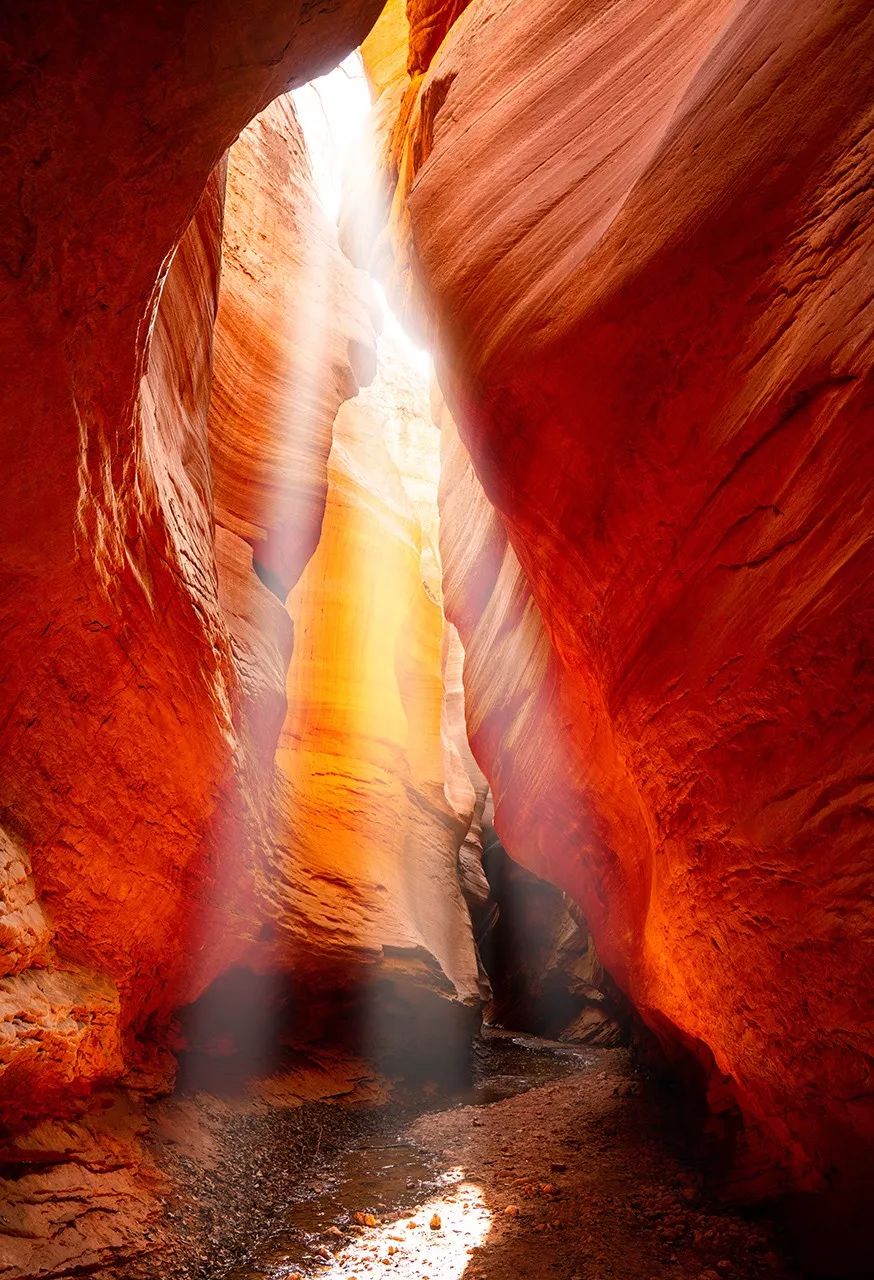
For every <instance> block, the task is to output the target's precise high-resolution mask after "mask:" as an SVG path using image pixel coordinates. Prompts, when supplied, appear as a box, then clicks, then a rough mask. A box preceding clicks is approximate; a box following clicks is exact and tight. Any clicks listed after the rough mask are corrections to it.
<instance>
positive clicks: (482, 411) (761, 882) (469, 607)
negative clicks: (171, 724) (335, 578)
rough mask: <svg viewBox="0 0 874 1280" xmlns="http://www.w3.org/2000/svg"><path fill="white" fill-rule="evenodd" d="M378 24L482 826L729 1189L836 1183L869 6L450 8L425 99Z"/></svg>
mask: <svg viewBox="0 0 874 1280" xmlns="http://www.w3.org/2000/svg"><path fill="white" fill-rule="evenodd" d="M424 7H427V6H424ZM458 7H459V8H460V7H461V6H458ZM422 8H423V6H420V5H418V4H417V5H416V6H413V7H412V11H414V12H415V13H416V14H420V10H421V9H422ZM446 8H447V6H445V5H440V4H436V3H435V4H432V5H431V6H430V9H431V10H432V11H433V13H434V22H435V24H437V25H439V22H440V21H441V15H442V13H443V11H444V10H445V9H446ZM393 10H394V12H393V13H390V14H389V15H388V16H387V17H386V19H385V22H382V21H381V23H380V25H379V26H378V28H377V32H376V33H375V34H374V35H373V36H372V37H371V38H370V40H369V41H368V44H367V45H366V46H365V53H366V54H367V53H368V51H374V50H377V51H378V52H379V58H378V60H377V61H375V62H374V66H375V68H376V72H375V76H374V78H375V82H376V83H377V85H378V86H379V87H380V88H381V89H382V90H383V92H384V94H389V95H394V98H395V99H396V100H398V101H399V102H400V108H399V110H398V111H397V112H396V113H395V124H394V130H393V132H391V131H389V132H388V133H387V135H386V145H387V147H388V148H389V155H390V163H389V165H388V168H387V176H388V178H389V180H390V181H391V182H393V183H396V186H395V190H394V195H393V207H392V215H391V217H392V228H393V234H394V241H395V262H396V267H397V271H398V273H399V278H398V280H397V281H396V295H397V297H398V298H400V299H402V300H403V299H405V298H409V297H410V296H411V295H414V301H413V304H412V305H411V306H410V308H409V312H410V315H411V316H412V315H415V316H416V317H417V318H418V322H419V323H420V324H421V325H423V326H424V327H426V328H430V330H431V332H432V333H433V334H434V335H435V346H436V347H437V348H438V349H439V350H440V351H441V352H442V353H443V356H442V361H441V363H440V364H439V366H438V374H439V377H440V381H441V385H442V387H443V390H444V392H445V393H446V396H447V399H448V401H449V404H450V406H451V409H452V412H453V415H454V416H455V418H456V420H457V422H458V424H459V429H460V432H461V435H462V437H463V439H464V442H465V444H466V446H467V448H468V449H469V451H470V453H471V455H472V459H473V465H474V468H475V469H476V473H477V476H478V477H479V481H480V482H481V483H482V485H483V486H484V489H485V494H486V495H487V496H488V499H490V500H491V501H492V502H493V503H494V504H495V507H496V508H497V511H496V513H494V514H493V513H490V512H489V511H488V509H487V506H486V502H485V499H484V498H483V497H479V498H477V497H476V494H475V485H474V481H473V479H472V478H471V475H470V474H467V473H464V474H459V477H458V479H457V481H456V486H455V488H454V489H449V488H448V487H447V495H446V498H445V500H444V505H443V514H444V524H445V528H444V532H443V534H442V536H443V538H444V542H445V543H446V544H448V546H447V549H446V550H445V552H444V570H445V575H446V607H447V613H448V614H449V616H450V617H451V618H452V620H453V621H455V622H456V624H457V625H458V628H459V631H460V633H461V637H462V640H463V642H464V644H465V648H466V650H467V664H466V669H465V686H466V691H467V706H468V723H469V728H470V730H471V734H472V741H473V745H474V750H475V753H476V755H477V758H478V760H479V762H480V764H481V765H482V767H483V768H484V770H485V772H486V774H487V775H488V777H489V780H490V782H491V785H492V790H493V794H494V797H495V805H496V826H497V829H498V831H499V832H500V834H501V837H502V839H503V840H504V842H505V844H506V846H507V848H508V849H509V850H510V852H511V853H512V854H513V855H514V856H515V857H517V858H519V859H521V860H523V861H525V862H527V863H528V864H529V865H530V866H532V868H534V869H535V870H537V871H538V872H539V873H540V874H543V875H546V876H548V877H549V878H551V879H553V880H554V881H556V883H558V884H560V885H561V886H562V887H564V888H565V889H567V890H568V891H570V892H571V893H572V894H573V895H574V896H575V897H576V898H577V899H578V900H579V901H580V902H581V904H582V905H583V907H584V910H585V914H586V917H587V919H588V920H589V922H590V924H591V927H592V929H593V932H594V935H595V939H596V943H597V946H598V950H599V953H600V954H601V956H602V958H603V960H604V962H605V964H606V966H607V967H608V969H609V970H610V972H611V973H612V974H613V976H614V977H615V978H616V979H617V980H618V981H619V982H620V984H621V985H622V986H623V988H624V989H625V990H626V992H628V993H629V994H630V995H631V997H632V999H633V1001H634V1003H635V1005H636V1006H637V1008H638V1009H639V1010H640V1012H641V1013H642V1015H643V1017H644V1018H645V1020H646V1021H647V1022H648V1023H649V1025H650V1027H652V1028H653V1029H654V1030H655V1031H656V1032H657V1033H658V1035H659V1036H660V1037H661V1038H662V1040H663V1042H664V1044H665V1045H666V1046H668V1047H672V1048H677V1047H678V1046H684V1047H686V1048H688V1049H691V1050H692V1052H693V1053H694V1054H695V1055H697V1057H698V1058H699V1060H700V1061H701V1063H702V1064H703V1065H704V1067H705V1069H706V1071H707V1074H708V1078H709V1080H710V1083H711V1089H712V1103H713V1106H714V1107H718V1106H721V1105H724V1104H725V1100H726V1098H729V1099H731V1100H733V1102H734V1103H736V1104H737V1105H739V1107H740V1109H741V1111H742V1113H743V1115H744V1117H745V1120H746V1125H747V1129H746V1139H745V1141H746V1143H747V1145H748V1149H747V1151H746V1158H745V1163H744V1161H741V1164H742V1165H743V1167H744V1168H745V1170H746V1174H747V1176H748V1177H749V1179H750V1180H751V1183H753V1184H755V1187H756V1189H763V1188H766V1187H767V1188H773V1187H775V1186H779V1185H781V1184H783V1183H786V1182H788V1183H791V1184H792V1185H794V1186H796V1187H805V1188H820V1187H822V1186H823V1185H825V1184H826V1183H828V1182H831V1183H832V1184H833V1185H836V1186H841V1178H842V1176H843V1175H845V1174H846V1175H849V1176H852V1174H853V1171H854V1170H858V1169H859V1168H860V1167H861V1166H862V1165H863V1164H864V1162H865V1160H866V1158H867V1155H868V1153H869V1150H870V1145H869V1144H870V1139H871V1137H872V1130H874V1125H872V1118H871V1112H870V1108H869V1106H868V1104H867V1103H866V1102H865V1101H864V1095H865V1093H866V1089H867V1086H866V1080H867V1076H868V1069H869V1068H868V1058H867V1056H866V1038H865V1037H866V1026H867V1025H869V1011H868V1012H866V1009H865V1007H864V987H865V983H864V981H863V976H864V972H865V969H864V945H865V944H864V939H865V935H866V932H867V931H868V930H869V929H870V902H871V892H870V890H871V884H870V860H869V858H868V856H867V854H866V848H867V839H866V833H867V826H866V807H865V804H866V781H865V779H866V776H867V775H868V774H869V773H870V769H869V768H868V767H867V765H866V762H870V737H869V734H868V732H867V731H866V729H865V727H864V715H865V710H866V707H867V706H868V705H869V704H870V696H871V686H870V667H866V665H865V662H864V650H863V637H864V626H863V620H864V617H865V612H864V611H865V609H866V608H867V609H870V587H869V586H868V585H867V584H868V581H869V580H870V579H869V576H868V575H867V574H866V572H865V567H864V566H865V562H864V560H863V547H864V539H865V536H866V530H867V529H868V528H870V519H871V511H870V493H869V492H868V486H867V476H868V475H869V474H870V468H871V460H870V453H869V452H868V446H869V445H870V439H871V418H870V400H869V401H868V405H869V408H868V410H867V411H866V409H865V404H866V401H865V392H866V378H865V374H866V371H867V370H868V369H870V355H871V325H870V315H869V313H867V312H866V311H865V306H866V300H867V295H866V292H865V287H864V285H863V284H862V282H863V281H864V280H865V279H866V273H865V270H864V268H863V265H862V264H863V253H864V251H865V250H866V249H867V250H868V252H869V253H870V247H871V236H872V207H871V202H870V195H867V196H866V195H865V194H864V188H865V183H864V181H863V176H862V168H863V163H864V153H863V143H862V141H861V139H862V137H863V136H864V132H865V120H866V117H865V112H866V111H867V110H868V109H869V104H868V90H867V88H866V87H865V84H864V81H865V79H866V77H864V76H860V75H859V74H858V69H859V68H860V67H863V66H870V62H871V51H872V36H874V33H872V25H871V15H870V6H868V5H866V4H864V3H861V0H858V2H855V3H850V4H847V5H844V6H840V7H835V6H831V5H825V4H822V5H820V4H809V5H798V4H796V3H794V2H792V0H779V2H778V3H776V4H771V5H757V4H752V3H741V4H739V5H738V4H735V3H728V2H727V0H726V2H724V3H723V2H720V0H689V2H688V3H683V4H675V3H667V2H665V3H660V2H657V0H621V2H619V3H615V4H612V5H603V4H589V5H582V6H581V5H580V4H579V3H577V2H576V0H566V2H564V3H558V4H556V3H553V2H552V0H550V2H548V3H547V0H542V2H541V0H535V3H531V2H530V0H525V2H524V3H523V2H522V0H481V2H480V3H474V4H471V5H470V6H468V7H467V8H466V9H465V10H464V12H463V13H462V14H461V15H460V16H459V17H458V18H457V20H456V21H455V24H454V25H453V26H452V28H451V30H450V31H449V33H448V35H447V36H446V38H445V39H444V40H443V42H442V44H440V45H439V48H436V49H433V48H432V46H431V45H429V46H428V47H429V49H430V50H431V52H432V60H431V62H430V65H429V66H428V68H427V70H426V71H425V72H424V74H423V75H422V76H419V75H418V74H417V73H416V74H413V75H412V76H410V74H409V68H410V65H413V67H415V56H414V57H412V58H409V57H408V58H406V59H404V58H401V57H399V56H396V57H395V58H394V60H393V61H392V59H391V58H390V57H389V56H388V54H387V52H386V47H385V46H386V45H388V46H390V44H391V40H390V36H391V31H392V27H391V24H392V23H394V30H395V31H402V30H403V28H404V25H405V24H404V23H403V22H402V21H400V20H399V17H398V13H397V11H396V10H397V6H393ZM387 24H388V25H387ZM427 26H428V24H427V22H425V23H424V27H425V28H426V29H427ZM380 41H382V44H380ZM420 47H421V46H417V48H420ZM415 52H416V51H415V50H414V51H413V53H414V54H415ZM377 260H378V261H380V262H384V261H385V253H384V252H382V253H378V254H377ZM463 487H464V491H465V493H468V494H470V499H469V501H465V500H463V499H462V498H460V497H459V493H460V492H461V490H462V488H463ZM511 653H512V654H513V655H514V658H515V660H514V661H510V660H509V655H510V654H511ZM557 738H560V740H561V743H562V744H563V745H561V746H557V745H556V739H557ZM869 1047H870V1046H869Z"/></svg>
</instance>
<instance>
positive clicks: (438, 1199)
mask: <svg viewBox="0 0 874 1280" xmlns="http://www.w3.org/2000/svg"><path fill="white" fill-rule="evenodd" d="M460 1172H461V1171H460V1170H459V1171H458V1173H459V1174H460ZM449 1177H451V1175H447V1178H449ZM435 1215H436V1218H435ZM432 1220H434V1221H435V1222H437V1221H438V1220H439V1226H435V1228H434V1229H432V1227H431V1225H430V1224H431V1222H432ZM491 1221H492V1215H491V1213H490V1212H489V1210H488V1209H487V1208H486V1205H485V1202H484V1200H483V1195H482V1191H481V1190H480V1188H479V1187H478V1186H476V1185H475V1184H474V1183H471V1182H458V1183H456V1184H455V1185H454V1186H452V1187H451V1188H449V1189H447V1190H446V1191H445V1192H444V1193H443V1194H442V1195H435V1196H433V1197H432V1198H431V1199H429V1200H426V1201H425V1202H424V1203H422V1204H420V1205H418V1206H417V1208H416V1209H414V1210H411V1211H410V1212H409V1213H406V1214H404V1216H403V1217H400V1218H395V1219H394V1220H393V1221H392V1220H389V1221H385V1220H384V1221H382V1222H380V1223H378V1224H377V1225H376V1226H375V1227H371V1228H367V1229H365V1230H364V1231H363V1232H362V1233H361V1235H359V1236H355V1237H353V1238H352V1239H351V1240H350V1241H348V1243H346V1244H345V1245H343V1246H341V1247H340V1249H338V1251H337V1255H336V1257H335V1259H334V1261H333V1262H330V1263H327V1264H326V1265H325V1266H322V1267H319V1268H317V1269H316V1270H315V1271H314V1272H313V1273H312V1274H313V1275H314V1276H315V1277H318V1280H349V1277H355V1276H360V1277H361V1280H364V1277H365V1276H372V1275H374V1274H375V1273H376V1272H380V1273H384V1274H386V1275H388V1276H393V1275H394V1276H398V1277H399V1278H400V1277H402V1278H403V1280H413V1278H415V1280H418V1278H419V1277H420V1276H427V1277H429V1280H461V1277H462V1276H463V1275H464V1274H465V1272H466V1271H467V1268H468V1264H469V1263H470V1260H471V1255H472V1254H473V1253H474V1251H475V1250H477V1249H479V1248H480V1247H481V1246H482V1245H483V1244H484V1242H485V1240H486V1237H487V1236H488V1234H489V1227H490V1225H491Z"/></svg>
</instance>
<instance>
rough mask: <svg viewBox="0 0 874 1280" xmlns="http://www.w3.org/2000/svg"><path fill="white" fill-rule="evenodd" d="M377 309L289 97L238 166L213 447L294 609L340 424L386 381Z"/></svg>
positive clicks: (260, 560)
mask: <svg viewBox="0 0 874 1280" xmlns="http://www.w3.org/2000/svg"><path fill="white" fill-rule="evenodd" d="M375 305H376V304H375V301H370V300H369V298H368V288H367V282H366V280H365V278H364V276H363V275H362V273H360V272H356V271H355V270H354V269H353V268H352V266H351V265H350V263H349V261H348V259H347V258H345V257H344V255H343V254H342V253H341V252H340V249H339V247H338V245H337V235H336V231H335V229H334V228H333V227H332V226H330V225H329V223H328V220H327V217H326V216H325V213H324V212H323V210H322V208H321V206H320V204H319V202H318V197H317V195H316V191H315V188H314V186H313V183H312V178H311V174H310V162H309V159H308V156H307V153H306V147H305V143H304V140H303V135H302V133H301V129H300V125H299V124H298V122H297V119H296V117H295V114H294V108H293V106H292V102H291V97H290V96H288V95H286V96H284V97H282V98H280V99H277V101H276V102H274V103H273V104H272V105H271V106H270V107H268V109H267V110H266V111H264V112H262V114H261V115H260V116H258V117H257V118H256V119H255V120H254V121H253V122H252V124H251V125H250V126H249V127H248V128H247V129H246V130H245V131H244V132H243V134H242V135H241V137H240V139H239V140H238V141H237V142H236V143H235V144H234V146H233V147H232V148H231V151H230V155H229V160H228V187H227V197H226V200H225V230H224V242H223V248H222V289H221V297H220V302H219V311H218V318H217V321H216V330H215V374H214V379H213V389H212V401H211V405H210V434H209V448H210V456H211V458H212V463H213V475H214V482H215V512H216V520H217V522H218V523H219V524H220V525H221V526H222V527H223V528H226V529H228V530H230V531H231V532H233V533H235V534H237V535H238V536H239V537H242V538H244V539H245V540H246V541H247V542H249V544H250V545H251V546H252V548H253V551H254V556H255V561H256V564H257V565H258V568H259V570H260V571H261V573H262V575H263V577H264V579H265V581H266V582H267V583H268V584H269V585H270V586H271V587H272V588H273V589H274V590H275V591H276V593H277V595H279V596H280V597H281V598H282V599H284V598H285V596H286V595H287V593H288V591H289V589H290V588H291V587H292V585H293V584H294V583H295V582H296V581H297V578H298V577H299V575H300V572H301V570H302V569H303V566H304V565H305V564H306V562H307V560H308V559H309V557H310V555H311V554H312V552H313V549H314V548H315V545H316V543H317V541H318V538H319V530H320V528H321V521H322V512H323V510H324V506H325V492H326V467H327V458H328V452H329V450H330V447H331V426H332V423H333V421H334V417H335V415H336V413H337V410H338V409H339V407H340V405H341V403H342V402H343V401H344V400H346V399H348V398H349V397H350V396H354V395H355V393H356V391H357V390H358V384H359V382H369V381H370V380H371V378H372V377H373V374H374V370H375V350H374V333H373V323H374V322H373V317H372V314H371V313H372V311H373V309H374V308H375Z"/></svg>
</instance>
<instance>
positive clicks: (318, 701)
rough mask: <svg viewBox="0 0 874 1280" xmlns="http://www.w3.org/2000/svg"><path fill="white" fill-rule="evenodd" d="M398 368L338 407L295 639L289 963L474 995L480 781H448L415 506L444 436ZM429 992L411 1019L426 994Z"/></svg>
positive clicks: (285, 836) (277, 890) (286, 828)
mask: <svg viewBox="0 0 874 1280" xmlns="http://www.w3.org/2000/svg"><path fill="white" fill-rule="evenodd" d="M386 381H387V377H386V373H385V372H383V371H381V372H380V374H379V376H378V378H377V381H376V383H374V384H373V386H371V387H369V388H368V389H367V390H366V391H365V392H362V393H361V394H360V395H359V397H358V398H357V399H356V400H352V401H349V402H348V403H346V404H345V405H343V406H342V408H341V410H340V412H339V414H338V416H337V419H336V421H335V423H334V440H333V446H332V451H331V455H330V459H329V467H328V502H327V508H326V511H325V517H324V523H323V526H322V536H321V538H320V541H319V544H318V547H317V548H316V551H315V554H314V555H313V557H312V559H311V560H310V562H309V564H308V565H307V568H306V570H305V571H304V574H303V576H302V578H301V581H300V583H299V584H298V586H297V587H296V588H295V589H294V590H293V591H292V593H291V596H290V597H289V602H288V604H289V610H290V613H291V616H292V618H293V621H294V632H295V650H294V656H293V659H292V662H291V665H290V668H289V673H288V707H289V710H288V716H287V718H286V722H285V725H284V727H283V730H282V735H281V738H280V746H279V751H278V754H277V769H278V784H279V785H278V792H279V805H280V819H279V824H278V830H277V840H276V847H275V855H274V857H275V865H273V866H272V867H271V868H270V871H269V876H268V886H267V888H266V892H267V893H268V894H269V895H270V896H271V897H273V898H275V899H277V906H276V911H275V915H276V920H277V924H278V929H279V932H280V946H281V947H282V948H283V950H286V949H287V950H286V954H287V956H288V960H287V961H286V963H288V965H289V967H290V969H291V970H292V971H293V972H296V973H302V972H306V973H308V974H309V975H310V976H309V978H308V981H310V982H312V983H314V984H316V985H318V986H323V985H324V984H325V982H326V981H330V980H331V978H330V975H331V973H332V970H333V969H335V968H336V967H337V966H338V965H344V964H345V966H347V968H349V969H350V970H351V971H352V973H353V974H354V973H355V972H356V971H358V972H359V973H363V974H365V975H366V973H367V971H368V970H370V971H371V974H372V977H371V981H373V982H378V981H388V982H389V983H391V984H394V985H396V984H397V983H398V982H400V983H402V984H405V985H406V987H407V988H409V987H410V985H411V984H412V987H413V989H414V988H415V987H416V985H418V986H420V987H421V988H422V989H424V990H425V991H434V992H436V993H438V994H440V995H443V996H448V997H451V998H452V999H460V1000H462V1001H465V1002H467V1003H473V1002H475V1001H476V1000H477V995H478V993H477V985H476V962H475V957H474V950H473V941H472V935H471V925H470V918H469V916H468V913H467V910H466V908H465V905H464V901H463V899H462V896H461V890H460V887H459V881H458V874H457V867H456V854H457V850H458V847H459V845H460V843H461V841H462V839H463V838H464V835H465V833H466V830H467V826H468V824H469V822H470V817H471V810H472V807H473V796H472V794H471V795H470V796H466V797H465V801H466V802H467V803H466V806H464V807H461V806H460V808H461V812H458V811H456V809H455V808H453V807H452V806H451V805H450V803H449V801H448V800H447V796H446V786H445V780H446V774H447V762H446V753H447V752H448V751H449V748H448V746H447V744H446V743H445V742H444V740H443V738H442V736H441V716H442V710H443V687H442V682H441V644H442V632H443V614H442V609H441V606H440V601H439V594H438V596H437V597H436V598H435V595H434V594H433V591H434V588H435V587H436V590H437V592H438V593H439V566H438V564H437V561H436V560H435V558H434V551H433V548H432V547H431V545H430V543H429V539H428V533H427V528H424V529H423V516H422V515H420V514H417V511H416V506H417V505H419V506H420V508H421V509H422V510H423V511H424V510H427V509H428V503H427V501H426V500H425V495H424V493H423V489H425V488H426V487H427V480H426V479H424V478H423V473H424V474H425V475H427V473H428V472H429V471H431V470H433V469H434V468H435V467H436V463H437V449H438V440H437V436H436V431H435V430H434V428H433V426H432V425H431V424H430V423H425V422H422V421H421V419H420V420H419V421H420V427H421V433H422V434H421V435H420V434H419V433H418V432H417V431H416V429H415V428H416V420H415V418H414V417H413V415H412V413H410V412H409V409H408V408H407V411H405V408H404V406H402V407H401V412H400V421H398V419H397V418H396V419H394V420H393V419H392V417H391V415H390V411H389V408H388V405H387V404H385V403H381V397H382V396H384V394H385V391H386V385H385V384H386ZM388 400H389V403H390V404H394V405H396V404H397V400H396V399H395V396H394V394H393V393H392V394H391V395H389V397H388ZM423 436H424V437H425V438H422V437H423ZM428 436H430V439H428V438H427V437H428ZM416 498H418V504H417V503H416ZM430 508H431V510H432V511H433V512H434V513H435V514H436V477H435V478H434V483H433V488H432V493H431V502H430ZM359 981H360V978H359ZM404 998H405V999H406V1000H407V1001H409V999H410V992H409V990H408V991H407V993H406V996H405V997H404ZM416 1003H417V1002H416V1001H415V1000H414V1001H413V1007H412V1008H411V1009H409V1011H408V1015H407V1017H408V1018H409V1017H411V1016H413V1015H415V1014H417V1013H419V1014H420V1013H422V1012H423V1010H424V1008H426V1006H422V1008H420V1009H417V1008H416ZM418 1003H419V1004H421V997H420V998H419V1002H418ZM408 1034H409V1026H408Z"/></svg>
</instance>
